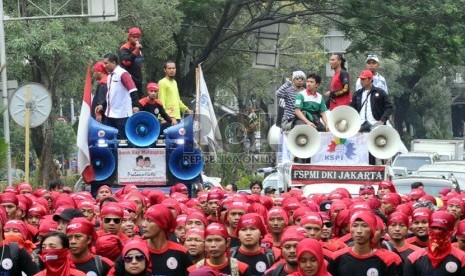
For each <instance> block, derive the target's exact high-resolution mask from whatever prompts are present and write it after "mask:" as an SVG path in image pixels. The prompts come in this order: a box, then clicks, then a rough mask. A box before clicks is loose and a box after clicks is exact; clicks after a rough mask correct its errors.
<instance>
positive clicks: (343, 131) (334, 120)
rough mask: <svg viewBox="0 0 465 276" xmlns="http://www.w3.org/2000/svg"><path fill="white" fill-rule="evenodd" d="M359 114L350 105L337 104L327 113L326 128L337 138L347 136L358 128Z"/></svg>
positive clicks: (355, 132) (353, 133) (352, 134)
mask: <svg viewBox="0 0 465 276" xmlns="http://www.w3.org/2000/svg"><path fill="white" fill-rule="evenodd" d="M360 122H361V119H360V115H359V114H358V112H357V110H355V109H354V108H352V107H350V106H342V105H341V106H338V107H336V108H335V109H333V110H331V111H330V112H329V115H328V128H329V131H331V133H332V134H333V135H334V136H336V137H339V138H349V137H352V136H354V135H355V134H357V132H358V131H359V130H360Z"/></svg>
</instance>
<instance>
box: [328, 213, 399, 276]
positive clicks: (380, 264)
mask: <svg viewBox="0 0 465 276" xmlns="http://www.w3.org/2000/svg"><path fill="white" fill-rule="evenodd" d="M376 224H377V222H376V217H375V214H374V213H373V212H371V211H365V210H363V211H355V213H354V214H353V215H352V217H351V218H350V232H351V234H352V238H353V240H354V246H353V247H347V248H344V249H341V250H339V251H336V252H334V254H333V257H332V259H333V261H332V262H331V264H330V266H329V270H330V273H331V275H333V276H343V275H352V276H366V275H403V271H402V265H401V263H402V261H401V259H400V257H399V256H398V255H397V254H395V253H392V252H389V251H387V250H385V249H376V248H374V243H373V241H372V240H373V237H374V235H375V232H376Z"/></svg>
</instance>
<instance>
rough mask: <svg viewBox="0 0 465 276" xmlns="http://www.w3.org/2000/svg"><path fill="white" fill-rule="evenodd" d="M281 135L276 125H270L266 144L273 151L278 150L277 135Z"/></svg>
mask: <svg viewBox="0 0 465 276" xmlns="http://www.w3.org/2000/svg"><path fill="white" fill-rule="evenodd" d="M280 135H281V129H280V128H279V127H277V126H276V125H272V126H271V127H270V130H268V137H267V138H268V145H270V148H272V149H273V150H274V151H278V146H279V136H280Z"/></svg>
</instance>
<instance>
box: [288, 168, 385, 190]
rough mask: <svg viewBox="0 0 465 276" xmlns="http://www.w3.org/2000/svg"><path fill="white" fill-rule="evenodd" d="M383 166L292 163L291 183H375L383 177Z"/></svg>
mask: <svg viewBox="0 0 465 276" xmlns="http://www.w3.org/2000/svg"><path fill="white" fill-rule="evenodd" d="M385 174H386V168H385V166H322V165H311V164H294V165H292V167H291V184H292V185H306V184H315V183H351V184H367V185H370V184H376V183H379V182H380V181H382V180H384V179H385Z"/></svg>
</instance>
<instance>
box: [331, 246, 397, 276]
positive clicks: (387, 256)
mask: <svg viewBox="0 0 465 276" xmlns="http://www.w3.org/2000/svg"><path fill="white" fill-rule="evenodd" d="M328 271H329V272H330V273H331V275H332V276H349V275H350V276H367V275H394V276H395V275H397V276H402V275H404V274H403V269H402V260H401V259H400V257H399V256H398V255H397V254H396V253H393V252H391V251H388V250H385V249H374V251H373V252H372V253H371V254H368V255H359V254H357V253H355V252H354V251H353V248H352V247H348V248H344V249H341V250H339V251H337V252H334V254H333V260H332V261H331V263H330V265H329V266H328Z"/></svg>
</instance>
